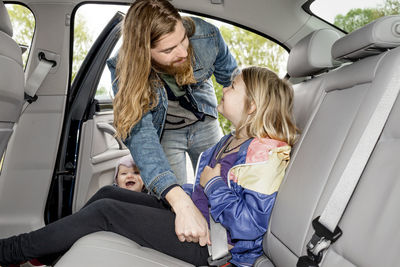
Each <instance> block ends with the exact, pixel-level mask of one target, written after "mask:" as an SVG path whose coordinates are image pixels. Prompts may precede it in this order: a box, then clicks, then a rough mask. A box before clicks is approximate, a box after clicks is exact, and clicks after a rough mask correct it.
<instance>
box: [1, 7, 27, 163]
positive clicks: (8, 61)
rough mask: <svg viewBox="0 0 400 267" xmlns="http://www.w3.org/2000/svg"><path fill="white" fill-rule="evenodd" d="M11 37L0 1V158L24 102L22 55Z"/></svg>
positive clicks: (4, 9)
mask: <svg viewBox="0 0 400 267" xmlns="http://www.w3.org/2000/svg"><path fill="white" fill-rule="evenodd" d="M12 35H13V30H12V27H11V22H10V18H9V16H8V12H7V9H6V7H5V6H4V3H3V2H1V1H0V70H1V71H0V158H1V156H2V155H3V152H4V150H5V148H6V146H7V143H8V140H9V138H10V136H11V134H12V132H13V126H14V123H15V122H16V121H17V120H18V118H19V116H20V113H21V107H22V104H23V102H24V85H25V81H24V70H23V64H22V53H21V49H20V47H19V46H18V44H17V43H16V42H15V41H14V40H13V39H12Z"/></svg>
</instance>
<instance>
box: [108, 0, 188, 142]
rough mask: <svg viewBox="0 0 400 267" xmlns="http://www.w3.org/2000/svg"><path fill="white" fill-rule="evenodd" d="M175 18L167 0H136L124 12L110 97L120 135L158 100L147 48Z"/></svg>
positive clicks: (166, 31) (124, 135) (168, 30)
mask: <svg viewBox="0 0 400 267" xmlns="http://www.w3.org/2000/svg"><path fill="white" fill-rule="evenodd" d="M178 21H182V18H181V16H180V15H179V13H178V10H177V9H176V8H175V7H174V6H173V5H172V4H171V3H170V2H169V1H167V0H137V1H135V2H134V3H133V4H132V6H131V7H130V8H129V10H128V12H127V14H126V17H125V19H124V22H123V27H122V35H123V42H122V47H121V49H120V50H119V55H118V62H117V67H116V74H117V75H116V81H114V82H118V88H119V90H118V93H117V94H116V96H115V99H114V126H115V128H116V130H117V136H118V137H120V138H122V139H125V138H127V137H128V135H129V133H130V131H131V129H132V128H133V126H134V125H136V123H138V122H139V121H140V119H141V118H142V116H143V114H145V113H147V112H148V111H149V110H151V109H153V108H154V107H155V106H156V105H157V103H158V98H157V93H156V92H155V90H154V89H153V88H155V87H156V86H157V85H159V83H160V81H159V79H158V78H157V76H156V74H155V73H154V71H152V68H151V52H150V49H151V48H154V47H155V45H156V44H157V42H158V41H159V40H160V37H161V36H163V35H165V34H169V33H172V32H173V31H174V30H175V26H176V24H177V22H178Z"/></svg>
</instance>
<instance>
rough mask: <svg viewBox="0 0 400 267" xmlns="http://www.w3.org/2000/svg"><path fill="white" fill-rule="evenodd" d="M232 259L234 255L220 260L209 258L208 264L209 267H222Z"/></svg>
mask: <svg viewBox="0 0 400 267" xmlns="http://www.w3.org/2000/svg"><path fill="white" fill-rule="evenodd" d="M231 259H232V254H231V253H228V254H226V255H225V256H224V257H222V258H219V259H215V260H213V259H212V256H210V257H208V259H207V262H208V265H209V266H222V265H224V264H226V263H227V262H229V261H230V260H231Z"/></svg>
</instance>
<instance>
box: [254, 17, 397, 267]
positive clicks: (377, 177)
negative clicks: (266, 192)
mask: <svg viewBox="0 0 400 267" xmlns="http://www.w3.org/2000/svg"><path fill="white" fill-rule="evenodd" d="M399 45H400V16H390V17H386V18H383V19H380V20H378V21H375V22H374V23H372V24H369V25H367V26H365V27H363V28H362V29H360V30H358V31H356V32H353V33H351V34H349V35H347V36H346V37H344V38H341V39H339V40H338V41H336V43H335V44H334V45H333V48H332V55H333V57H334V58H335V59H336V60H347V59H349V60H351V61H354V62H353V63H350V64H347V65H344V66H342V67H341V68H338V69H336V70H334V71H331V72H329V73H327V74H325V75H322V76H320V77H318V79H321V81H320V84H321V90H322V94H323V95H322V101H321V102H320V105H319V107H317V109H316V110H315V112H314V114H313V116H312V117H311V118H310V120H309V122H308V125H307V127H306V128H305V129H304V130H303V135H302V140H301V142H300V143H299V144H298V147H297V150H296V151H295V152H296V153H295V155H294V156H295V157H294V159H293V160H292V162H291V166H290V167H289V169H288V171H287V175H286V180H285V181H284V182H283V184H282V185H281V187H280V190H279V194H278V198H277V201H276V204H275V207H274V210H273V214H272V217H271V222H270V228H269V231H268V233H267V235H266V237H265V238H264V243H263V244H264V251H265V253H266V254H267V256H268V257H269V259H270V260H271V261H272V262H273V265H275V266H296V262H297V260H298V257H299V256H302V255H305V254H306V244H307V242H308V241H309V240H310V237H311V235H312V233H313V232H314V231H313V229H312V227H311V221H312V220H313V219H314V218H315V217H317V216H319V215H320V214H321V212H322V210H323V209H324V207H325V205H326V203H327V200H328V198H329V196H330V195H331V193H332V191H333V189H334V187H335V186H336V184H337V182H338V179H339V178H340V175H341V173H342V172H343V170H344V168H345V166H346V163H347V162H348V161H349V158H350V156H351V153H352V152H353V150H354V148H355V146H356V144H357V141H358V140H359V138H360V136H361V134H362V132H363V130H364V129H365V126H366V124H367V122H368V119H369V118H370V117H371V113H372V111H373V110H374V108H375V106H376V105H377V103H378V101H379V99H380V97H381V95H382V93H383V92H384V90H385V89H386V88H387V86H388V85H389V81H393V79H397V80H398V82H397V85H396V86H400V48H394V47H396V46H399ZM389 48H394V49H392V50H390V51H386V50H387V49H389ZM382 50H385V51H384V52H380V51H382ZM373 54H377V55H373ZM298 67H299V68H301V65H298ZM299 89H300V91H298V92H296V94H301V90H307V88H306V87H304V86H300V88H299ZM297 104H299V103H297ZM296 115H297V114H296ZM399 116H400V103H398V101H396V103H395V106H394V107H393V109H392V111H391V114H390V117H389V119H388V121H387V123H386V126H385V128H384V130H383V133H382V134H381V137H380V139H379V141H378V143H377V145H376V146H375V149H374V151H373V153H372V155H371V156H370V159H369V162H368V164H367V166H366V168H365V169H364V172H363V175H362V177H361V179H360V182H359V184H358V185H357V188H356V190H355V192H354V194H353V196H352V198H351V200H350V203H349V205H348V206H347V209H346V211H345V213H344V215H343V217H342V219H341V221H340V223H339V226H340V228H341V229H342V230H343V236H342V237H341V238H340V239H339V240H338V241H337V242H336V243H334V244H333V245H332V246H331V247H330V249H329V250H328V252H327V254H326V257H325V258H324V260H323V262H322V263H321V265H320V266H400V257H399V255H398V252H399V251H400V241H399V240H400V239H399V237H400V236H399V234H400V215H399V213H398V212H397V211H398V208H397V206H398V203H400V180H399V177H400V165H399V164H398V162H397V161H396V160H395V159H396V158H398V156H397V153H398V151H399V148H400V141H399V137H400V124H399V123H398V121H399ZM273 265H272V263H268V261H267V260H264V261H262V263H261V261H260V264H258V265H257V266H273Z"/></svg>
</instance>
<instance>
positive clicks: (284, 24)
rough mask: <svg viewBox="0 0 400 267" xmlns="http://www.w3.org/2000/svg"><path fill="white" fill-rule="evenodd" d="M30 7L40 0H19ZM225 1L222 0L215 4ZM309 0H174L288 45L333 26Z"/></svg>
mask: <svg viewBox="0 0 400 267" xmlns="http://www.w3.org/2000/svg"><path fill="white" fill-rule="evenodd" d="M19 2H22V3H25V4H26V5H27V6H28V7H29V6H31V5H35V4H37V3H38V2H37V0H19ZM90 2H91V1H85V0H40V3H47V4H57V3H63V4H65V3H71V4H73V5H79V4H82V3H90ZM103 2H104V3H115V4H117V3H118V4H121V3H127V4H129V3H131V2H132V1H121V0H104V1H102V0H97V1H94V2H93V3H103ZM213 2H217V3H218V2H222V4H213ZM305 2H307V0H250V1H244V0H172V1H171V3H172V4H173V5H174V6H176V7H177V8H178V9H180V10H183V11H186V12H194V13H196V14H199V15H201V14H204V15H206V16H211V17H215V18H217V19H222V20H225V21H227V22H231V23H234V24H236V25H238V26H244V27H246V28H249V29H253V30H254V31H256V32H258V33H261V34H264V35H266V36H269V37H272V38H273V39H275V40H276V41H278V42H279V43H281V44H283V45H284V46H286V47H287V48H289V49H290V48H291V47H293V45H294V44H295V43H296V42H297V41H299V40H300V39H301V38H302V37H304V36H305V35H307V34H308V33H310V32H312V31H314V30H316V29H320V28H332V26H331V25H329V24H328V23H326V22H324V21H322V20H320V19H318V18H317V17H314V16H311V15H310V14H308V13H307V12H305V11H304V10H303V9H302V5H303V4H304V3H305Z"/></svg>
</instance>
